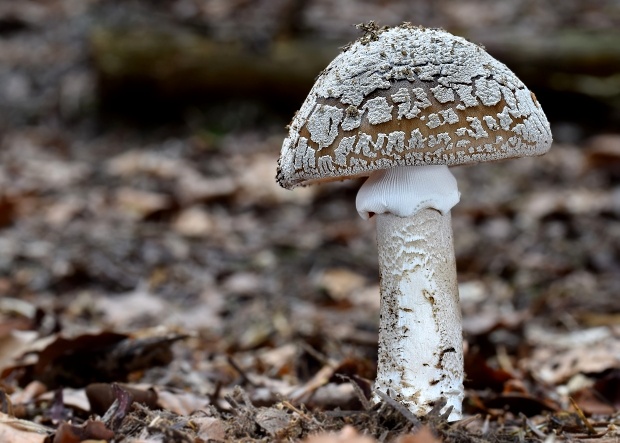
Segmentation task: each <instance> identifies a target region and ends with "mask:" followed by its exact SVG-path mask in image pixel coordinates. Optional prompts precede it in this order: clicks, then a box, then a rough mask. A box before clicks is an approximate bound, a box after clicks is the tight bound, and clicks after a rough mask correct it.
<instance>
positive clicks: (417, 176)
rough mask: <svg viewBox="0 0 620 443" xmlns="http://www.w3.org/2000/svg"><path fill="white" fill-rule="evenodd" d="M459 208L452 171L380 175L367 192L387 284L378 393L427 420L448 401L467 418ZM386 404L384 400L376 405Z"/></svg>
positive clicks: (363, 207) (365, 207) (363, 208)
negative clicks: (454, 216) (455, 228)
mask: <svg viewBox="0 0 620 443" xmlns="http://www.w3.org/2000/svg"><path fill="white" fill-rule="evenodd" d="M458 201H459V192H458V188H457V184H456V179H455V178H454V176H453V175H452V173H451V172H450V170H449V169H448V167H447V166H406V167H399V168H391V169H386V170H381V171H377V172H374V173H373V174H372V175H371V176H370V177H369V178H368V180H366V182H365V183H364V184H363V185H362V187H361V188H360V190H359V192H358V194H357V199H356V206H357V211H358V212H359V213H360V215H361V216H362V218H368V217H369V216H372V215H373V214H377V244H378V247H379V272H380V276H381V317H380V326H379V360H378V368H377V380H376V383H375V389H376V390H379V391H381V392H383V393H385V394H387V395H390V396H393V397H394V399H395V400H397V401H398V402H400V403H402V404H404V405H405V406H406V407H407V408H408V409H409V410H410V411H411V412H412V413H414V414H416V415H424V414H426V413H428V412H429V411H430V410H431V409H432V408H433V406H434V405H435V404H436V403H437V402H438V401H440V400H441V399H445V400H446V401H447V404H446V406H445V407H444V408H443V410H442V412H444V411H446V410H447V408H448V407H452V408H453V409H452V412H451V413H450V415H449V419H450V420H458V419H460V418H461V403H462V401H463V396H464V394H463V338H462V321H461V310H460V305H459V295H458V286H457V279H456V263H455V258H454V246H453V242H452V227H451V217H450V210H451V209H452V207H453V206H454V205H455V204H456V203H458ZM375 400H376V401H379V398H378V397H376V398H375Z"/></svg>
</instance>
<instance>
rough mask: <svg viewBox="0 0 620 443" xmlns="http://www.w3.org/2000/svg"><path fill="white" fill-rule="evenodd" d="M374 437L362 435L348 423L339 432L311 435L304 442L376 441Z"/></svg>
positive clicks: (356, 442) (351, 442) (373, 442)
mask: <svg viewBox="0 0 620 443" xmlns="http://www.w3.org/2000/svg"><path fill="white" fill-rule="evenodd" d="M376 441H377V440H375V439H374V438H372V437H368V436H367V435H362V434H360V433H359V432H357V430H356V429H355V428H354V427H353V426H350V425H346V426H345V427H344V428H342V429H341V430H340V431H339V432H322V433H319V434H314V435H311V436H309V437H307V438H305V439H304V440H302V443H376Z"/></svg>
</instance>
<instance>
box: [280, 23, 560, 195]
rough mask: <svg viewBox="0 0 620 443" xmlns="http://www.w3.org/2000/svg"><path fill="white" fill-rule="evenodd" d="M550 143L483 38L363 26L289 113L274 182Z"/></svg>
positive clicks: (526, 152)
mask: <svg viewBox="0 0 620 443" xmlns="http://www.w3.org/2000/svg"><path fill="white" fill-rule="evenodd" d="M551 141H552V138H551V129H550V127H549V122H548V121H547V118H546V116H545V114H544V112H543V110H542V108H541V106H540V104H539V103H538V101H537V100H536V97H535V96H534V94H533V93H531V92H530V91H529V90H528V89H527V88H526V87H525V85H524V84H523V82H521V80H519V79H518V78H517V76H516V75H515V74H514V73H513V72H512V71H511V70H510V69H508V67H506V65H504V64H503V63H501V62H499V61H497V60H496V59H494V58H493V57H491V56H490V55H489V54H488V53H487V52H486V51H485V50H484V49H483V48H482V47H481V46H478V45H476V44H474V43H471V42H469V41H467V40H465V39H463V38H461V37H457V36H454V35H452V34H450V33H448V32H446V31H444V30H441V29H426V28H422V27H415V26H412V25H410V24H407V23H405V24H403V25H401V26H398V27H394V28H382V29H378V28H377V27H373V26H372V25H367V26H366V34H365V35H364V36H363V37H362V38H360V39H359V40H357V41H356V42H354V43H353V44H351V45H350V46H348V47H347V48H346V49H345V50H344V51H343V52H342V53H340V54H339V55H338V56H337V57H336V58H335V59H334V60H333V61H332V62H331V63H330V64H329V66H328V67H327V68H326V69H325V70H324V71H323V72H322V73H321V74H320V75H319V77H318V78H317V80H316V82H315V84H314V86H313V87H312V90H311V91H310V93H309V94H308V97H307V98H306V100H305V101H304V103H303V105H302V107H301V109H300V110H299V111H297V113H296V114H295V117H293V121H292V122H291V124H290V125H289V134H288V137H286V139H285V140H284V143H283V144H282V151H281V154H280V160H279V162H278V174H277V181H278V183H279V184H280V185H281V186H283V187H285V188H289V189H290V188H294V187H296V186H299V185H306V184H311V183H315V182H320V181H327V180H341V179H346V178H352V177H360V176H367V175H370V173H372V172H373V171H376V170H381V169H387V168H391V167H394V166H405V165H416V166H421V165H448V166H454V165H462V164H468V163H477V162H484V161H492V160H500V159H505V158H513V157H524V156H533V155H540V154H544V153H545V152H547V151H548V150H549V147H550V146H551Z"/></svg>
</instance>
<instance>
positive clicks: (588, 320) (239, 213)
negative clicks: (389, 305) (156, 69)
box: [0, 0, 620, 443]
mask: <svg viewBox="0 0 620 443" xmlns="http://www.w3.org/2000/svg"><path fill="white" fill-rule="evenodd" d="M560 5H562V8H560ZM370 19H373V20H376V21H377V22H378V23H380V24H397V23H400V22H402V21H411V22H414V23H417V24H422V25H425V26H442V27H445V28H446V29H448V30H450V31H452V32H454V33H462V34H466V35H468V36H472V38H473V36H476V35H478V36H480V38H482V39H485V38H487V39H490V40H492V39H493V35H494V33H499V32H500V30H501V32H505V31H506V30H507V29H508V30H510V31H514V32H515V35H521V34H523V35H534V36H538V35H540V36H543V37H544V36H548V35H557V34H558V33H559V32H560V31H562V30H566V29H571V30H574V29H578V30H579V31H580V32H585V33H586V34H588V33H593V34H594V33H597V32H598V33H607V32H612V33H613V32H614V30H617V29H618V28H619V27H620V4H618V2H614V1H603V0H600V1H585V0H584V1H576V0H571V1H563V2H552V1H539V2H533V1H529V0H519V1H512V2H508V1H505V2H501V1H494V2H487V1H483V0H477V1H474V0H468V1H462V2H452V1H447V0H444V1H437V2H432V3H431V2H428V3H427V2H421V1H420V2H413V6H412V4H411V2H406V1H377V2H370V1H361V0H347V1H339V2H328V1H323V0H306V1H294V0H278V1H266V0H265V1H257V2H247V1H239V0H235V1H216V0H210V1H203V2H201V1H198V0H176V1H170V2H148V1H137V0H135V1H131V2H116V1H111V0H110V1H107V0H89V1H74V0H49V1H43V0H25V1H20V2H2V3H0V113H1V114H0V131H1V132H0V295H1V298H0V442H33V443H35V442H53V443H72V442H81V441H91V442H93V441H108V442H135V443H138V442H207V441H246V442H251V441H301V440H303V441H307V442H310V443H330V442H344V443H346V442H349V443H367V442H368V443H372V442H376V441H381V442H389V441H399V442H401V443H403V442H407V443H433V442H438V441H444V442H482V441H494V442H524V441H532V442H554V441H588V442H590V441H592V442H620V431H619V430H618V429H619V427H620V296H619V295H620V278H619V276H620V133H618V132H617V130H616V131H615V132H614V128H617V126H616V124H617V123H618V120H620V111H619V109H620V88H619V87H618V85H619V83H618V78H617V72H618V70H617V68H618V67H619V66H620V64H618V65H615V69H616V70H614V69H611V68H609V69H610V70H609V71H604V72H603V71H597V72H594V71H592V72H588V73H585V74H584V72H586V71H583V72H580V73H578V74H576V75H577V77H575V78H577V80H575V79H574V78H573V77H570V79H571V80H570V81H569V80H567V79H568V78H569V77H568V74H565V76H564V77H562V76H559V77H557V75H556V77H554V80H553V81H549V82H548V83H545V84H544V86H541V89H544V90H543V93H542V95H541V96H540V97H539V98H540V101H541V103H542V105H543V108H544V109H545V110H546V111H547V115H548V117H549V119H550V121H551V123H552V131H553V133H554V144H553V147H552V149H551V150H550V152H549V153H548V154H547V155H545V156H543V157H538V158H527V159H520V160H514V161H506V162H500V163H495V164H484V165H474V166H467V167H458V168H453V173H454V175H455V176H456V177H457V180H458V183H459V189H460V192H461V202H460V203H459V204H458V205H457V206H456V207H455V208H454V209H453V211H452V218H453V229H454V240H455V251H456V258H457V268H458V272H459V292H460V297H461V302H462V310H463V321H464V326H463V327H464V341H465V348H466V355H465V360H466V363H465V369H466V374H467V380H466V398H465V403H464V415H465V418H464V419H463V420H461V421H459V422H454V423H448V422H446V421H445V419H444V417H442V416H441V414H439V412H437V411H434V412H432V413H431V414H430V415H429V416H427V417H423V418H417V417H414V416H412V415H411V414H410V413H408V412H407V411H406V410H403V408H402V407H399V405H398V404H397V403H395V402H394V401H390V400H389V399H387V400H385V401H384V402H382V403H380V404H376V405H375V404H372V403H371V402H370V401H369V398H370V393H371V390H372V381H373V380H374V377H375V373H376V364H377V361H376V358H377V357H376V354H377V331H378V321H379V319H378V310H379V286H378V283H379V282H378V280H379V276H378V265H377V250H376V243H375V228H374V222H373V220H372V219H371V220H370V221H364V220H362V219H361V218H360V217H359V216H358V215H357V212H356V210H355V203H354V202H355V195H356V192H357V189H358V188H359V186H360V184H361V183H362V181H360V180H353V181H347V182H336V183H330V184H326V185H321V186H315V187H308V188H302V189H296V190H294V191H287V190H284V189H281V188H279V187H278V185H277V184H276V182H275V171H276V165H277V159H278V155H279V150H280V146H281V144H282V139H283V138H284V137H285V134H286V131H285V129H284V126H285V125H286V124H287V123H288V121H289V120H290V118H291V117H292V115H293V112H294V110H295V109H297V108H298V107H299V105H300V104H301V101H300V100H299V99H298V96H297V95H296V94H295V93H291V94H290V100H287V99H286V97H288V96H287V95H286V94H285V95H284V96H279V97H278V100H277V101H273V102H270V101H269V94H268V91H267V93H265V92H264V91H261V92H260V93H256V91H254V92H252V91H253V90H252V89H251V88H250V89H247V90H246V92H244V94H247V95H246V96H244V97H242V98H240V97H234V99H232V100H225V99H222V97H220V96H217V97H215V95H213V97H212V98H211V99H209V97H211V96H209V95H208V94H207V99H205V97H204V95H203V94H204V90H202V91H201V94H200V100H198V101H196V100H192V99H188V97H187V96H185V95H183V96H182V97H181V96H179V95H175V94H174V91H170V90H167V91H166V93H165V94H161V96H158V97H157V99H156V100H148V101H147V102H145V103H147V104H145V103H142V104H140V103H136V102H135V101H136V100H140V99H139V97H143V96H144V94H145V92H144V90H140V91H138V92H136V90H137V89H140V88H138V87H137V86H136V82H135V78H134V79H133V80H132V81H129V80H127V79H125V78H124V77H114V76H111V75H110V72H111V71H109V70H108V71H105V72H102V71H101V69H102V66H104V65H102V64H101V63H100V61H101V60H102V59H101V58H100V56H101V54H99V53H97V48H100V47H99V46H97V45H95V44H93V41H94V40H93V39H92V36H93V35H95V34H96V33H97V32H100V31H101V29H104V28H105V29H115V27H116V26H119V24H122V26H124V27H130V28H131V29H135V28H140V27H142V28H143V29H147V28H148V29H149V30H152V29H153V26H154V24H157V26H161V27H166V29H170V30H178V29H181V30H182V32H192V33H195V34H196V35H199V36H201V37H205V36H206V37H205V38H208V39H210V40H213V41H215V42H224V43H222V44H225V43H226V44H228V43H230V42H231V41H235V42H242V47H243V48H246V49H244V50H243V51H246V50H247V51H251V52H252V51H253V52H252V53H253V54H259V55H261V54H266V55H265V57H267V56H268V54H269V50H270V49H269V48H270V47H271V45H274V44H275V43H274V42H276V41H277V42H280V41H296V40H295V39H297V38H298V37H299V36H302V37H304V38H310V39H314V40H317V39H318V41H319V42H324V45H330V47H332V48H334V49H335V51H336V52H335V53H337V50H338V49H337V48H338V44H337V42H341V44H340V46H342V44H344V42H346V41H347V40H351V39H354V38H356V37H357V36H358V35H359V34H358V33H359V31H357V30H356V29H355V27H354V26H352V25H353V24H355V23H360V22H364V21H368V20H370ZM145 27H146V28H145ZM142 28H141V29H142ZM158 29H159V28H158ZM175 32H176V31H175ZM179 32H181V31H179ZM98 35H99V34H98ZM183 35H185V34H183ZM502 35H504V34H502ZM322 44H323V43H322ZM606 54H607V53H606ZM609 54H611V55H609ZM609 54H608V55H609V57H610V60H612V61H613V60H617V59H615V58H613V57H615V55H614V54H615V53H613V51H611V50H610V52H609ZM110 57H112V58H107V59H106V60H108V61H107V62H106V63H107V64H105V67H109V66H114V62H115V61H116V62H117V63H120V62H119V60H121V58H114V54H112V55H111V56H110ZM110 63H112V64H111V65H110ZM619 63H620V62H619ZM593 64H596V63H594V62H593ZM596 66H599V67H600V66H602V65H601V64H596ZM610 66H611V65H610ZM106 69H107V68H106ZM118 69H119V71H115V72H120V69H121V68H118ZM161 69H162V70H163V71H162V72H164V71H165V72H170V70H166V69H167V68H166V66H163V67H161ZM584 69H585V68H584ZM524 72H525V71H524ZM610 72H611V74H610ZM317 74H318V72H315V73H313V74H311V75H310V79H312V78H313V77H314V76H316V75H317ZM526 75H531V73H530V74H527V72H526ZM537 75H539V74H537ZM140 78H141V77H140ZM158 78H161V77H158ZM248 82H250V80H248ZM165 84H167V83H157V82H154V83H153V84H151V85H150V86H149V88H150V89H148V93H149V94H151V93H153V91H154V90H155V89H156V88H157V87H158V85H159V86H161V85H165ZM541 84H542V83H541ZM566 85H581V86H580V87H581V89H579V90H570V91H568V90H567V87H568V86H566ZM584 85H585V86H584ZM593 85H594V86H593ZM601 85H602V86H604V87H605V88H606V89H605V90H604V92H605V93H600V91H601V90H600V88H601V87H602V86H601ZM310 86H311V85H307V84H305V83H303V82H302V83H301V85H299V86H298V88H299V89H301V90H303V91H305V93H307V91H308V89H309V87H310ZM154 88H155V89H154ZM597 88H598V89H597ZM614 88H615V89H614ZM111 91H113V92H114V94H115V97H114V100H113V101H111V100H110V99H109V96H107V95H106V94H107V93H110V94H111V93H112V92H111ZM247 91H249V92H247ZM597 91H598V92H597ZM536 92H537V95H539V94H538V91H536ZM134 94H135V95H134ZM597 94H598V95H597ZM302 95H303V94H302ZM119 97H120V98H119ZM566 97H570V98H571V99H572V98H574V97H579V98H580V100H581V102H583V103H588V104H589V105H590V108H588V109H591V110H592V111H591V112H590V111H587V112H586V111H580V110H576V111H575V112H572V113H567V112H566V109H565V106H564V105H563V103H565V102H562V101H559V102H556V103H554V99H555V98H558V100H564V99H566V100H568V99H567V98H566ZM302 99H303V97H302ZM545 100H548V101H545ZM560 103H562V104H560ZM160 110H161V112H160ZM136 113H138V114H136ZM154 115H155V116H156V117H157V116H158V115H159V118H153V116H154ZM593 115H596V119H593V118H592V116H593ZM145 116H147V117H148V118H147V117H145ZM162 116H165V118H162ZM594 120H595V121H594ZM593 121H594V122H593Z"/></svg>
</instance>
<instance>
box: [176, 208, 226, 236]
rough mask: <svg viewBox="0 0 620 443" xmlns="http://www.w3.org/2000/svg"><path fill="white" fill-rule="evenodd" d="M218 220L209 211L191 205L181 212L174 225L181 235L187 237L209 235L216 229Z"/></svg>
mask: <svg viewBox="0 0 620 443" xmlns="http://www.w3.org/2000/svg"><path fill="white" fill-rule="evenodd" d="M216 225H217V223H216V221H215V220H214V218H213V216H211V215H210V214H209V213H208V212H207V211H205V210H203V209H201V208H198V207H190V208H187V209H185V210H183V211H181V212H180V213H179V215H178V216H177V217H176V219H175V220H174V222H173V224H172V227H173V229H174V230H175V231H177V232H178V233H179V234H181V235H185V236H187V237H209V236H212V235H213V233H214V231H215V229H216Z"/></svg>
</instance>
